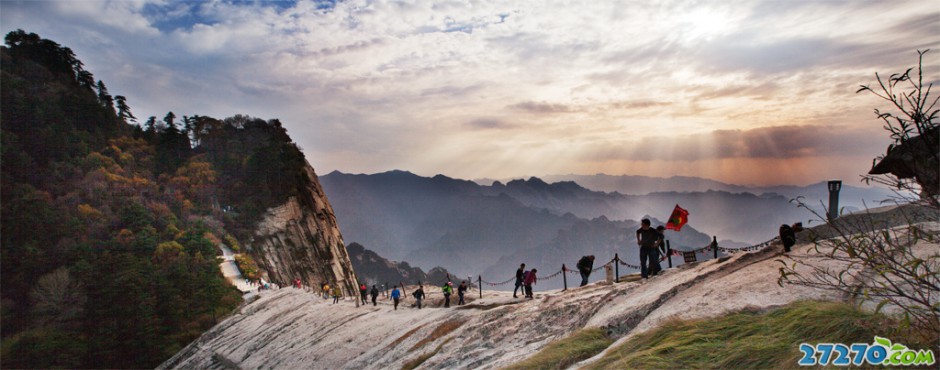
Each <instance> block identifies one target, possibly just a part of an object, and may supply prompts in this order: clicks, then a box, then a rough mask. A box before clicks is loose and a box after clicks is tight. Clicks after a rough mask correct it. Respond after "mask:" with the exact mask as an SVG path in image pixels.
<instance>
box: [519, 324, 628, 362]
mask: <svg viewBox="0 0 940 370" xmlns="http://www.w3.org/2000/svg"><path fill="white" fill-rule="evenodd" d="M613 342H614V341H613V339H611V338H610V337H608V336H607V333H605V332H604V330H603V329H601V328H589V329H581V330H579V331H577V332H574V333H573V334H571V335H569V336H567V337H565V338H562V339H559V340H556V341H554V342H552V343H550V344H549V345H548V346H546V347H545V348H543V349H542V350H541V351H539V352H538V353H536V354H535V356H532V357H530V358H528V359H526V360H525V361H522V362H520V363H516V364H513V365H511V366H509V367H507V368H506V369H505V370H509V369H511V370H523V369H564V368H567V367H568V366H570V365H571V364H574V363H577V362H578V361H581V360H584V359H586V358H590V357H592V356H594V355H596V354H598V353H600V352H601V351H603V350H604V349H605V348H607V347H609V346H610V345H611V344H612V343H613Z"/></svg>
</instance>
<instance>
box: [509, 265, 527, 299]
mask: <svg viewBox="0 0 940 370" xmlns="http://www.w3.org/2000/svg"><path fill="white" fill-rule="evenodd" d="M524 273H525V264H524V263H523V264H521V265H519V269H518V270H516V288H515V289H513V290H512V297H513V298H519V296H517V295H516V291H517V290H519V289H520V288H522V278H523V276H522V274H524ZM522 294H525V289H524V288H523V289H522Z"/></svg>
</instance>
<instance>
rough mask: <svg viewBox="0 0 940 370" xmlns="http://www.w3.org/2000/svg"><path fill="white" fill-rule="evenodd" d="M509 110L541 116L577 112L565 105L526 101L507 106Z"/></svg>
mask: <svg viewBox="0 0 940 370" xmlns="http://www.w3.org/2000/svg"><path fill="white" fill-rule="evenodd" d="M507 108H509V109H515V110H520V111H525V112H530V113H539V114H551V113H568V112H573V111H576V110H577V109H575V108H572V107H570V106H568V105H565V104H552V103H546V102H534V101H524V102H521V103H516V104H513V105H510V106H507Z"/></svg>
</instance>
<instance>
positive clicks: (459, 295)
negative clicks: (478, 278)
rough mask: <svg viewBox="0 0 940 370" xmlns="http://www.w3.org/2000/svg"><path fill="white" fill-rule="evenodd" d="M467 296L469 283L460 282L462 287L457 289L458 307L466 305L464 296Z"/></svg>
mask: <svg viewBox="0 0 940 370" xmlns="http://www.w3.org/2000/svg"><path fill="white" fill-rule="evenodd" d="M464 294H467V281H466V280H464V281H462V282H460V286H458V287H457V298H458V300H457V305H464V304H466V303H464V301H463V296H464Z"/></svg>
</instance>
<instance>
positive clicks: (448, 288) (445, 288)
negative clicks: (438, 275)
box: [441, 281, 454, 308]
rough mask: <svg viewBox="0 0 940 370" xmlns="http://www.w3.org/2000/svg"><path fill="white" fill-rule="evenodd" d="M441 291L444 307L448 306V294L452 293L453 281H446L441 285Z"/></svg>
mask: <svg viewBox="0 0 940 370" xmlns="http://www.w3.org/2000/svg"><path fill="white" fill-rule="evenodd" d="M441 293H444V308H448V307H450V295H451V294H452V293H454V283H451V282H449V281H448V282H447V283H446V284H444V285H443V286H442V287H441Z"/></svg>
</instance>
